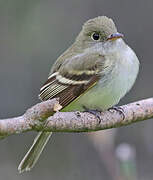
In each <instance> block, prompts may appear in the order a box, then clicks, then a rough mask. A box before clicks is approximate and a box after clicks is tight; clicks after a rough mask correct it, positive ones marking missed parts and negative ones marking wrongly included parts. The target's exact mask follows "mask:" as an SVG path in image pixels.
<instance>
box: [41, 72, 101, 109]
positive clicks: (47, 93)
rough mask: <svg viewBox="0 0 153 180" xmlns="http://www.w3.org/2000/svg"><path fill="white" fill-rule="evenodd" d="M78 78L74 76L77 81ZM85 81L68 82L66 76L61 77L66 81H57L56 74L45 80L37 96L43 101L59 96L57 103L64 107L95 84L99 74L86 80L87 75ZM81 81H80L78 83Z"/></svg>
mask: <svg viewBox="0 0 153 180" xmlns="http://www.w3.org/2000/svg"><path fill="white" fill-rule="evenodd" d="M80 77H81V76H79V78H78V79H77V78H75V80H76V81H79V79H81V78H80ZM85 78H86V81H85V82H84V80H82V79H81V80H80V81H79V83H78V84H70V83H69V82H70V81H69V80H68V79H67V78H65V77H64V78H63V79H64V80H65V79H67V81H64V82H61V81H59V80H58V79H57V78H56V76H54V77H51V78H49V79H48V80H47V82H46V83H45V84H44V85H43V86H42V88H41V91H40V94H39V98H40V99H41V100H43V101H45V100H48V99H52V98H56V97H58V98H59V103H60V104H61V105H62V107H63V108H64V107H65V106H67V105H68V104H69V103H71V102H72V101H73V100H75V99H76V98H78V97H80V96H81V95H82V94H83V93H84V92H85V91H87V90H88V89H89V88H90V87H92V86H93V85H95V84H96V82H97V81H98V80H99V76H97V75H91V76H90V77H89V78H88V80H87V77H85ZM81 81H82V83H80V82H81Z"/></svg>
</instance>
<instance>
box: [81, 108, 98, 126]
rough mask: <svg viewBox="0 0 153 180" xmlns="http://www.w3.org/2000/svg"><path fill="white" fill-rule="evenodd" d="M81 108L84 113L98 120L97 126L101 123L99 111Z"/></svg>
mask: <svg viewBox="0 0 153 180" xmlns="http://www.w3.org/2000/svg"><path fill="white" fill-rule="evenodd" d="M83 108H84V109H85V111H84V112H88V113H90V114H93V115H94V116H95V117H96V118H97V119H98V120H99V124H100V123H101V111H99V110H97V109H88V108H87V107H83Z"/></svg>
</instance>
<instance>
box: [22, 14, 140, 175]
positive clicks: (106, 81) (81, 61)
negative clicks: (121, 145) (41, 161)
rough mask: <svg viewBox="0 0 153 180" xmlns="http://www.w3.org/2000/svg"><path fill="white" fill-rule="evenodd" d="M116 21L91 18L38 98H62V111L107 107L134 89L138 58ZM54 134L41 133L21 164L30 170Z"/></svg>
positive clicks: (58, 62) (62, 58) (58, 64)
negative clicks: (119, 31) (119, 30)
mask: <svg viewBox="0 0 153 180" xmlns="http://www.w3.org/2000/svg"><path fill="white" fill-rule="evenodd" d="M122 37H123V35H122V34H120V33H118V32H117V29H116V26H115V24H114V22H113V21H112V20H111V19H110V18H107V17H106V16H99V17H97V18H94V19H90V20H88V21H87V22H86V23H85V24H84V25H83V27H82V30H81V32H80V33H79V35H78V36H77V38H76V40H75V42H74V43H73V44H72V46H71V47H70V48H68V49H67V50H66V51H65V52H64V53H63V54H62V55H61V56H60V57H59V58H58V59H57V60H56V62H55V63H54V65H53V66H52V68H51V72H50V74H49V77H48V80H47V81H46V83H45V84H44V85H43V86H42V88H41V90H40V94H39V97H40V99H41V100H43V101H44V100H48V99H51V98H54V97H59V99H60V104H61V105H62V107H63V109H62V111H75V110H80V111H82V110H83V107H86V108H88V109H99V110H106V109H108V108H110V107H112V106H113V105H115V104H117V103H118V102H119V100H120V99H121V98H122V97H123V96H124V95H125V94H126V93H127V92H128V91H129V90H130V89H131V87H132V86H133V84H134V82H135V79H136V77H137V74H138V69H139V61H138V58H137V56H136V55H135V53H134V51H133V50H132V49H131V48H130V47H129V46H128V45H127V44H126V43H125V42H124V41H123V39H122ZM50 135H51V133H45V132H42V133H39V135H38V137H37V139H36V140H35V141H34V144H33V146H32V147H31V149H30V150H29V151H28V153H27V154H26V156H25V157H24V159H23V161H22V162H21V163H20V165H19V171H20V172H23V171H25V170H26V171H27V170H30V169H31V168H32V167H33V166H34V164H35V163H36V162H37V160H38V158H39V156H40V154H41V152H42V150H43V148H44V147H45V144H46V143H47V141H48V140H49V137H50Z"/></svg>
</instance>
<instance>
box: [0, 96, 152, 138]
mask: <svg viewBox="0 0 153 180" xmlns="http://www.w3.org/2000/svg"><path fill="white" fill-rule="evenodd" d="M120 108H121V109H122V111H123V112H124V114H123V113H121V112H120V111H118V110H115V109H112V110H108V111H105V112H101V115H100V119H98V118H96V117H95V116H94V115H92V114H90V113H88V112H56V111H58V110H60V109H61V106H60V104H59V102H58V99H52V100H48V101H45V102H41V103H39V104H36V105H35V106H33V107H31V108H30V109H28V110H27V111H26V112H25V114H24V115H22V116H19V117H15V118H8V119H2V120H0V137H6V136H8V135H11V134H17V133H22V132H26V131H32V130H35V131H52V132H88V131H97V130H103V129H108V128H115V127H120V126H125V125H128V124H132V123H135V122H139V121H143V120H147V119H150V118H153V98H148V99H145V100H141V101H137V102H134V103H130V104H127V105H123V106H121V107H120ZM54 112H56V113H54Z"/></svg>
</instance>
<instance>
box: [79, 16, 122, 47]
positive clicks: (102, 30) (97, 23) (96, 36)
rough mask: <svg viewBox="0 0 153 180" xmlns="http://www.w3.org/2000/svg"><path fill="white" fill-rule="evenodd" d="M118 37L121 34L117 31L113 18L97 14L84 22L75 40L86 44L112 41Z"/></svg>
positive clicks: (120, 36)
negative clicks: (97, 15)
mask: <svg viewBox="0 0 153 180" xmlns="http://www.w3.org/2000/svg"><path fill="white" fill-rule="evenodd" d="M120 38H123V34H121V33H118V32H117V28H116V26H115V24H114V22H113V20H112V19H110V18H108V17H106V16H99V17H96V18H94V19H90V20H88V21H87V22H85V24H84V25H83V27H82V30H81V32H80V34H79V35H78V37H77V39H76V40H77V41H79V42H81V43H82V44H83V45H84V46H86V45H87V46H88V45H93V44H96V43H101V44H105V43H107V42H108V43H113V42H115V41H116V40H117V39H120Z"/></svg>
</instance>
